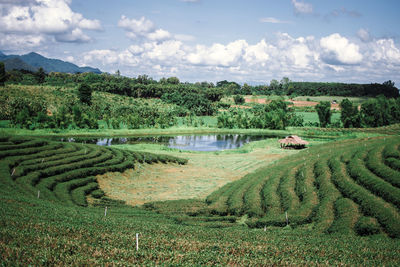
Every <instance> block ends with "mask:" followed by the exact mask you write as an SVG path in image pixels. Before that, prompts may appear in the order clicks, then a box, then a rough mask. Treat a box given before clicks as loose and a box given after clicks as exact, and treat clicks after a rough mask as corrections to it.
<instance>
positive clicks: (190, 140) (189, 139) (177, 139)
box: [58, 134, 273, 151]
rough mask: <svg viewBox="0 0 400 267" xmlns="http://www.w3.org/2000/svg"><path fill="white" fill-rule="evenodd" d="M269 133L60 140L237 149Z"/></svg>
mask: <svg viewBox="0 0 400 267" xmlns="http://www.w3.org/2000/svg"><path fill="white" fill-rule="evenodd" d="M272 137H273V136H267V135H248V134H209V135H178V136H151V137H150V136H146V137H112V138H110V137H100V138H61V139H58V140H60V141H63V142H65V141H67V142H78V143H87V144H97V145H100V146H110V145H120V144H161V145H165V146H167V147H170V148H177V149H182V150H194V151H219V150H225V149H235V148H239V147H242V146H243V145H244V144H246V143H249V142H252V141H258V140H264V139H267V138H272Z"/></svg>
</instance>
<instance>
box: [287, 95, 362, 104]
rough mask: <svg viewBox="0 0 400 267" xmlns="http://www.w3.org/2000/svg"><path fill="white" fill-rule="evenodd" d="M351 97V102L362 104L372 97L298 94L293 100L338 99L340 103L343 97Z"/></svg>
mask: <svg viewBox="0 0 400 267" xmlns="http://www.w3.org/2000/svg"><path fill="white" fill-rule="evenodd" d="M346 98H347V99H349V100H350V101H351V102H353V103H355V104H357V105H360V104H362V103H363V102H365V101H367V100H368V99H370V97H344V96H297V97H295V98H293V100H297V101H315V102H320V101H329V102H332V101H334V100H335V101H336V102H337V103H340V102H341V101H342V100H343V99H346Z"/></svg>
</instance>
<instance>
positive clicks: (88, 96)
mask: <svg viewBox="0 0 400 267" xmlns="http://www.w3.org/2000/svg"><path fill="white" fill-rule="evenodd" d="M92 91H93V89H92V88H91V87H90V86H89V85H88V84H87V83H81V84H80V85H79V87H78V97H79V100H80V101H81V102H82V103H85V104H88V105H90V104H91V103H92Z"/></svg>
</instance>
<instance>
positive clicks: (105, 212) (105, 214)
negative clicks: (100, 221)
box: [104, 206, 107, 217]
mask: <svg viewBox="0 0 400 267" xmlns="http://www.w3.org/2000/svg"><path fill="white" fill-rule="evenodd" d="M106 216H107V206H106V208H105V209H104V217H106Z"/></svg>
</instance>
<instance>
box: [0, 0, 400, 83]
mask: <svg viewBox="0 0 400 267" xmlns="http://www.w3.org/2000/svg"><path fill="white" fill-rule="evenodd" d="M399 10H400V1H398V0H381V1H378V0H335V1H332V0H279V1H278V0H230V1H228V0H112V1H111V0H0V51H2V52H3V53H5V54H25V53H29V52H37V53H40V54H42V55H44V56H46V57H50V58H57V59H61V60H66V61H70V62H72V63H75V64H77V65H79V66H91V67H97V68H99V69H101V70H102V71H104V72H109V73H115V72H116V71H117V70H119V71H120V73H121V74H122V75H124V76H129V77H136V76H138V75H142V74H146V75H148V76H150V77H152V78H154V79H156V80H158V79H160V78H162V77H172V76H175V77H178V78H179V79H180V81H182V82H185V81H188V82H197V81H199V82H201V81H209V82H214V83H215V82H217V81H221V80H229V81H236V82H238V83H242V84H243V83H249V84H268V83H269V82H270V81H271V80H272V79H276V80H280V79H281V78H283V77H289V78H290V79H291V80H293V81H322V82H356V83H371V82H378V83H382V82H384V81H387V80H392V81H394V82H397V85H399V84H400V27H399V26H400V15H399Z"/></svg>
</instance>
